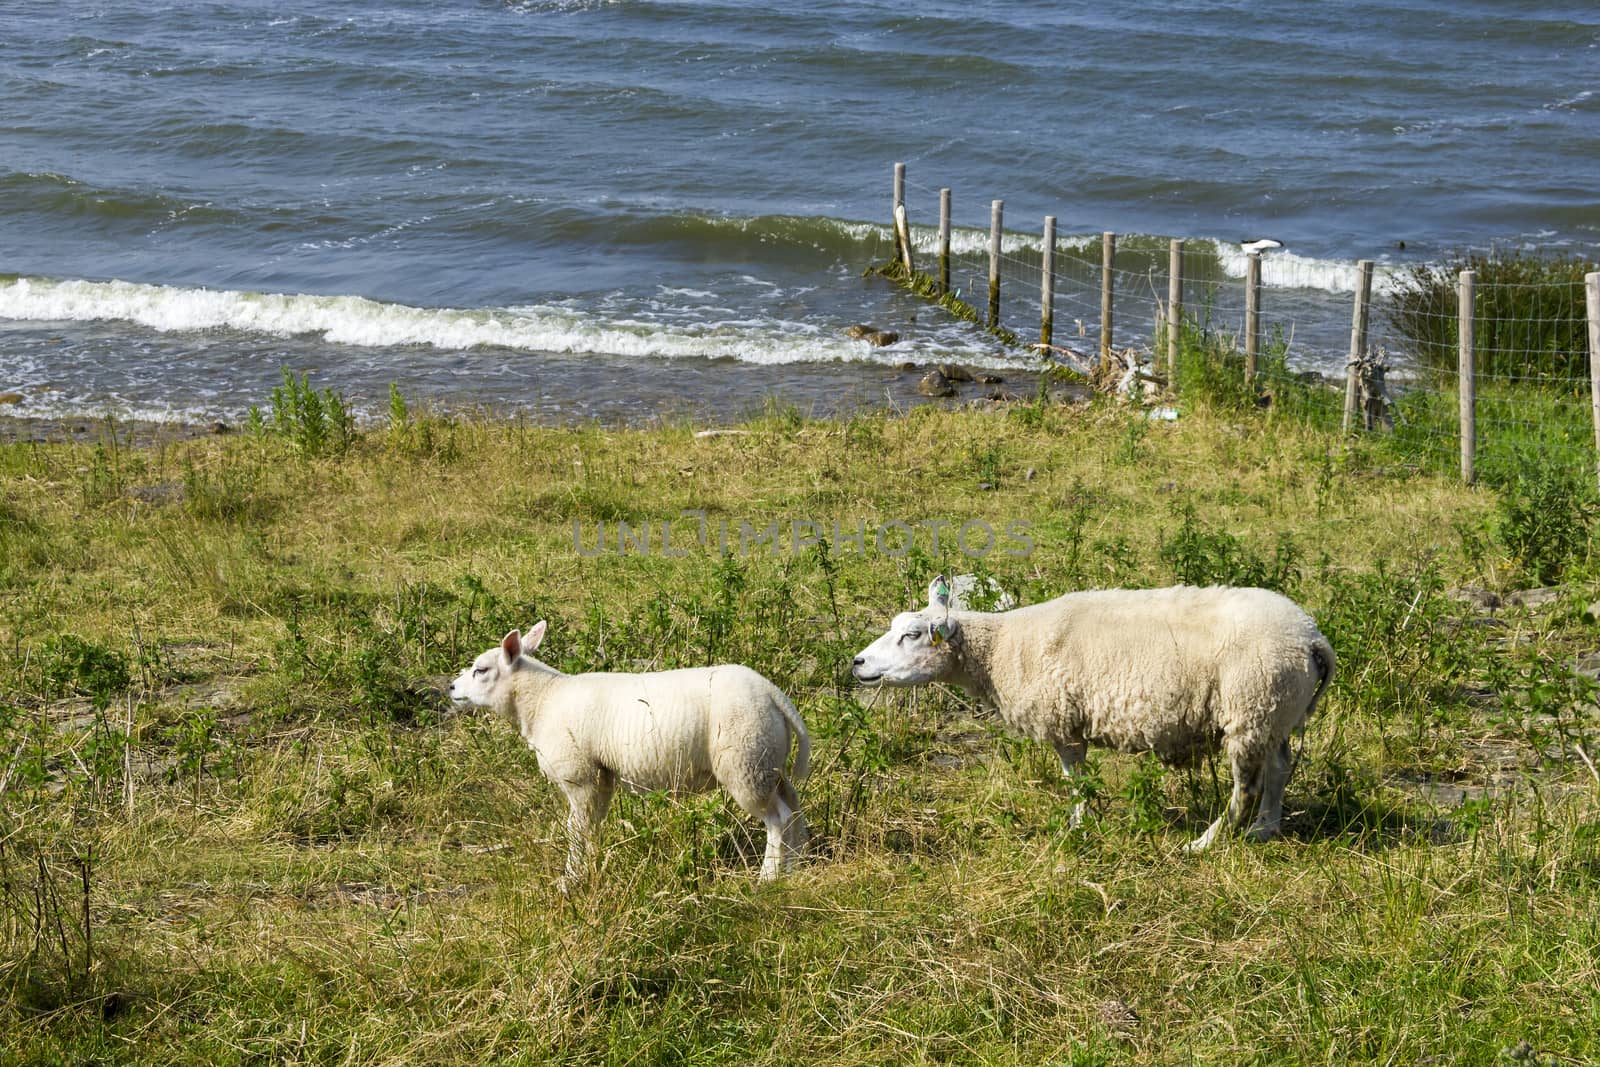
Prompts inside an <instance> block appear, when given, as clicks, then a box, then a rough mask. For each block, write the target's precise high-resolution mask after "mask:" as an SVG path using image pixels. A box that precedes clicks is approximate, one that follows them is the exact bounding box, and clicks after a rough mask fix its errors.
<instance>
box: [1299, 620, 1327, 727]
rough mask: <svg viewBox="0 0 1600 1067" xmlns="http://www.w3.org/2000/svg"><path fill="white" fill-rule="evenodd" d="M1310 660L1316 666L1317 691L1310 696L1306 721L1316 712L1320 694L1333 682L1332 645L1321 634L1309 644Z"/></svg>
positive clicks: (1320, 697)
mask: <svg viewBox="0 0 1600 1067" xmlns="http://www.w3.org/2000/svg"><path fill="white" fill-rule="evenodd" d="M1311 660H1312V662H1313V663H1315V664H1316V666H1317V691H1316V692H1315V693H1312V694H1311V703H1309V704H1307V705H1306V714H1305V717H1306V718H1307V719H1309V718H1311V713H1312V712H1313V711H1316V710H1317V701H1318V700H1321V699H1322V694H1323V693H1324V692H1326V691H1327V689H1328V683H1329V682H1331V681H1332V680H1333V667H1334V658H1333V645H1332V644H1331V643H1330V642H1329V641H1328V639H1327V638H1326V637H1323V636H1322V635H1321V634H1318V635H1317V639H1316V640H1315V641H1314V642H1312V644H1311ZM1302 721H1303V720H1302Z"/></svg>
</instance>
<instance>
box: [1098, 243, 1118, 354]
mask: <svg viewBox="0 0 1600 1067" xmlns="http://www.w3.org/2000/svg"><path fill="white" fill-rule="evenodd" d="M1116 258H1117V235H1116V234H1114V233H1112V232H1110V231H1109V230H1108V231H1106V232H1105V233H1102V234H1101V235H1100V365H1101V366H1105V365H1106V363H1107V362H1109V361H1110V359H1111V304H1112V300H1111V294H1112V290H1113V288H1114V285H1115V283H1114V282H1113V280H1112V270H1111V266H1112V264H1113V263H1114V262H1115V261H1116Z"/></svg>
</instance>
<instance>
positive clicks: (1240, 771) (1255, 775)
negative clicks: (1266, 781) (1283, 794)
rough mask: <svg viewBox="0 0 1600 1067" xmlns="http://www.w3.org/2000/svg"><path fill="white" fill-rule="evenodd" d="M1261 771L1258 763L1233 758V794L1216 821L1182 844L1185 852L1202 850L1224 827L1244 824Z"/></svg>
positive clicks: (1257, 787)
mask: <svg viewBox="0 0 1600 1067" xmlns="http://www.w3.org/2000/svg"><path fill="white" fill-rule="evenodd" d="M1261 773H1262V767H1261V765H1260V764H1255V765H1251V764H1248V763H1246V762H1245V761H1244V760H1242V759H1240V758H1239V757H1237V756H1235V757H1234V758H1233V795H1232V796H1230V797H1229V798H1228V806H1227V808H1226V809H1224V811H1223V812H1222V814H1221V815H1219V816H1217V820H1216V822H1213V823H1212V824H1211V825H1210V826H1208V827H1206V830H1205V833H1203V834H1201V835H1200V836H1199V837H1197V838H1195V839H1194V840H1193V841H1191V842H1189V843H1188V844H1187V845H1185V846H1184V848H1183V850H1184V851H1185V852H1204V851H1205V850H1206V849H1208V848H1210V847H1211V844H1212V842H1214V841H1216V839H1217V835H1218V834H1220V833H1221V832H1222V830H1223V828H1224V827H1229V828H1232V829H1234V830H1237V829H1239V827H1241V826H1243V825H1244V821H1245V819H1247V818H1249V816H1250V801H1251V797H1252V796H1254V795H1255V794H1256V793H1258V792H1260V789H1261V784H1260V775H1261Z"/></svg>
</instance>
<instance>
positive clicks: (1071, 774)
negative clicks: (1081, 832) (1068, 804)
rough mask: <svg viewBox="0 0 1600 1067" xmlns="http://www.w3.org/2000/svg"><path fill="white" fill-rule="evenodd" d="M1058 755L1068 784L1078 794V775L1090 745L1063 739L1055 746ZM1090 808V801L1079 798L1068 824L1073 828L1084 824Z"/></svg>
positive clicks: (1068, 818) (1073, 806) (1073, 807)
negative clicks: (1086, 813)
mask: <svg viewBox="0 0 1600 1067" xmlns="http://www.w3.org/2000/svg"><path fill="white" fill-rule="evenodd" d="M1053 747H1054V748H1055V750H1056V756H1057V757H1058V758H1059V759H1060V760H1061V773H1062V774H1063V775H1065V776H1066V779H1067V786H1068V788H1069V789H1071V790H1072V792H1073V794H1074V795H1076V794H1077V791H1078V782H1077V778H1078V775H1079V774H1080V773H1081V772H1082V770H1083V757H1084V755H1085V754H1086V753H1087V752H1088V750H1089V746H1088V744H1087V743H1085V742H1083V741H1063V742H1061V743H1059V744H1057V745H1055V746H1053ZM1088 810H1089V802H1088V801H1087V800H1084V799H1082V798H1081V797H1080V798H1079V800H1078V802H1077V803H1076V804H1074V805H1072V814H1071V815H1070V816H1068V817H1067V825H1068V827H1070V828H1071V829H1073V830H1076V829H1077V828H1078V827H1080V826H1082V825H1083V816H1084V813H1085V812H1086V811H1088Z"/></svg>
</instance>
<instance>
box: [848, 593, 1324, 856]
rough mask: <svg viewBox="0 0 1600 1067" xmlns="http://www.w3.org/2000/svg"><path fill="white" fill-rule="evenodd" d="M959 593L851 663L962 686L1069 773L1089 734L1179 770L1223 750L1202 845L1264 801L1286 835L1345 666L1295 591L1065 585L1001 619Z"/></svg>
mask: <svg viewBox="0 0 1600 1067" xmlns="http://www.w3.org/2000/svg"><path fill="white" fill-rule="evenodd" d="M950 599H951V598H950V596H949V592H948V588H947V587H942V586H941V580H936V581H935V583H934V586H933V587H932V589H930V599H929V606H928V607H927V608H926V609H924V610H923V611H920V612H908V613H906V614H903V615H899V616H897V617H896V618H895V620H894V622H893V623H892V624H891V626H890V628H889V632H888V633H886V634H884V635H883V636H882V637H880V638H879V639H878V640H877V641H875V642H874V643H873V644H872V645H871V646H869V647H868V648H867V649H865V650H864V651H863V652H862V653H861V655H860V656H858V657H857V658H856V662H855V668H854V669H855V674H856V677H857V678H858V679H860V680H862V681H864V682H869V683H882V684H887V685H920V684H924V683H927V682H949V683H952V684H955V685H958V686H960V687H962V688H963V689H965V690H967V691H968V692H969V693H971V694H972V695H973V696H975V697H977V698H978V699H980V700H982V701H984V702H985V703H988V704H990V705H992V706H993V707H994V708H995V709H996V710H998V711H999V713H1000V716H1001V718H1002V719H1004V720H1005V722H1006V724H1007V725H1008V726H1010V727H1011V729H1013V730H1014V731H1016V732H1017V733H1019V734H1021V735H1023V736H1024V737H1030V738H1034V739H1036V740H1039V741H1044V742H1046V743H1047V744H1049V745H1051V746H1052V747H1054V748H1055V749H1056V752H1057V753H1058V755H1059V756H1060V758H1061V763H1062V767H1063V769H1065V770H1066V771H1067V773H1068V774H1069V775H1070V774H1072V773H1074V772H1075V771H1076V770H1077V769H1078V766H1079V764H1080V762H1081V761H1082V759H1083V755H1084V751H1085V748H1086V746H1087V745H1089V744H1095V745H1102V746H1105V747H1107V748H1112V749H1116V750H1118V751H1123V752H1153V753H1155V754H1156V755H1157V756H1158V757H1160V758H1161V759H1162V760H1164V761H1166V762H1168V763H1173V764H1189V763H1193V762H1194V761H1196V760H1198V759H1199V758H1200V757H1202V756H1203V755H1205V754H1207V753H1209V752H1214V751H1216V750H1217V749H1218V748H1219V747H1221V748H1222V749H1223V750H1225V751H1226V753H1227V755H1228V758H1229V761H1230V762H1231V763H1232V766H1233V773H1234V795H1233V798H1232V800H1231V801H1230V803H1229V806H1228V811H1227V812H1226V813H1225V814H1224V816H1223V817H1222V818H1219V819H1218V820H1217V821H1216V822H1215V823H1213V824H1212V825H1211V826H1210V827H1209V828H1208V829H1207V830H1206V832H1205V834H1203V835H1202V836H1201V838H1200V839H1199V840H1197V841H1196V842H1194V844H1193V845H1192V846H1191V847H1193V848H1204V847H1206V846H1207V845H1209V844H1210V843H1211V841H1212V840H1214V839H1215V837H1216V834H1217V832H1218V831H1219V830H1220V829H1221V827H1222V826H1223V825H1224V823H1225V822H1228V823H1232V824H1233V825H1234V826H1236V827H1237V826H1238V825H1240V824H1241V823H1242V822H1243V820H1244V818H1245V817H1246V815H1247V807H1248V804H1249V801H1250V800H1252V799H1254V798H1257V797H1259V799H1260V814H1259V815H1258V816H1257V819H1256V821H1255V823H1254V824H1253V825H1252V826H1251V830H1250V832H1251V836H1253V837H1257V838H1266V837H1271V836H1272V835H1274V834H1275V833H1276V832H1277V830H1278V824H1279V821H1280V819H1281V814H1282V800H1283V787H1284V784H1285V783H1286V782H1287V780H1288V775H1289V748H1288V739H1289V737H1290V735H1291V734H1292V733H1293V732H1294V731H1295V730H1296V729H1297V728H1299V727H1300V726H1301V725H1302V724H1303V723H1304V722H1305V720H1306V717H1307V716H1308V715H1310V713H1311V710H1312V708H1313V707H1315V705H1316V702H1317V698H1318V697H1319V696H1320V695H1321V693H1322V691H1323V689H1324V688H1325V687H1326V685H1327V681H1328V679H1329V678H1330V677H1331V676H1332V674H1333V667H1334V655H1333V648H1332V646H1331V645H1329V643H1328V640H1327V638H1325V637H1324V636H1323V635H1322V634H1321V633H1320V632H1319V631H1318V630H1317V626H1316V623H1315V622H1314V621H1313V620H1312V618H1311V616H1309V615H1307V614H1306V613H1305V611H1303V610H1302V609H1301V608H1300V607H1299V606H1297V605H1296V604H1295V603H1294V602H1293V601H1291V600H1289V599H1288V598H1287V597H1284V596H1282V595H1280V594H1278V593H1274V592H1271V591H1269V590H1265V589H1240V588H1228V587H1218V586H1213V587H1210V588H1204V589H1200V588H1194V587H1190V586H1175V587H1173V588H1169V589H1143V590H1129V589H1115V590H1100V591H1093V592H1083V593H1068V594H1067V595H1065V596H1061V597H1057V598H1056V599H1055V600H1051V601H1047V602H1045V603H1043V604H1035V605H1032V606H1030V607H1025V608H1018V609H1016V610H1014V611H1005V612H995V613H984V612H968V611H955V610H951V609H950V608H949V606H948V605H949V603H950ZM1075 814H1076V813H1075Z"/></svg>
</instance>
